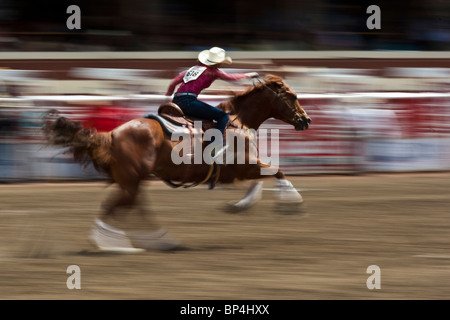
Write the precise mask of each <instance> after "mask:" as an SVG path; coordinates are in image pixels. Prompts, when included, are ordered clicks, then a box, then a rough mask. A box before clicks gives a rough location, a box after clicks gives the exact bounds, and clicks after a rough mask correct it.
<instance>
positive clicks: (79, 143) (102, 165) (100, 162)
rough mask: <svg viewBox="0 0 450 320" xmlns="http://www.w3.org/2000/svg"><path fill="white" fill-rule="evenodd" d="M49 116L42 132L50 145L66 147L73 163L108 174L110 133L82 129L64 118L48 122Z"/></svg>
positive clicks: (79, 125) (79, 124) (78, 124)
mask: <svg viewBox="0 0 450 320" xmlns="http://www.w3.org/2000/svg"><path fill="white" fill-rule="evenodd" d="M49 115H51V113H48V114H47V116H46V119H45V122H44V125H43V131H44V136H45V138H46V140H47V142H48V143H49V144H50V145H54V146H62V147H68V148H69V150H70V152H71V153H73V157H74V160H75V161H77V162H79V163H80V164H82V165H84V166H87V165H88V164H89V163H92V164H93V165H94V167H95V169H96V170H98V171H103V172H105V173H108V172H109V169H110V165H111V161H112V154H111V145H112V136H111V133H110V132H97V130H96V129H95V128H83V125H82V124H81V123H79V122H74V121H71V120H69V119H68V118H66V117H58V118H56V120H50V119H49V118H50V117H49Z"/></svg>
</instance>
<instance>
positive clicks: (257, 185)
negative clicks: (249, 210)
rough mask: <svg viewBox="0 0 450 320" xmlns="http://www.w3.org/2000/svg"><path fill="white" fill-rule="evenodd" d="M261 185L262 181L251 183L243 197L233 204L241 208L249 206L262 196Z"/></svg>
mask: <svg viewBox="0 0 450 320" xmlns="http://www.w3.org/2000/svg"><path fill="white" fill-rule="evenodd" d="M262 185H263V181H257V182H254V183H253V185H252V186H251V187H250V189H249V190H248V192H247V194H246V195H245V197H243V198H242V199H241V200H239V201H238V202H237V203H236V204H235V205H236V206H238V207H241V208H244V207H249V206H251V205H253V204H255V203H256V202H257V201H259V200H261V198H262Z"/></svg>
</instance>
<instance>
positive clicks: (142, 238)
mask: <svg viewBox="0 0 450 320" xmlns="http://www.w3.org/2000/svg"><path fill="white" fill-rule="evenodd" d="M128 235H129V236H130V240H131V242H132V243H133V245H134V246H135V247H137V248H142V249H144V250H157V251H171V250H176V249H177V248H179V247H180V242H179V241H177V240H174V239H173V238H172V237H171V236H170V235H169V234H168V233H167V231H166V230H164V229H159V230H157V231H154V232H148V231H131V232H128Z"/></svg>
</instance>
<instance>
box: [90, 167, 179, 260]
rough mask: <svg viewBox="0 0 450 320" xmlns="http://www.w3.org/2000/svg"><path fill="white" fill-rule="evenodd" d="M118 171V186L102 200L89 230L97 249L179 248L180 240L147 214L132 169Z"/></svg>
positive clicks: (138, 182)
mask: <svg viewBox="0 0 450 320" xmlns="http://www.w3.org/2000/svg"><path fill="white" fill-rule="evenodd" d="M120 172H121V173H120V174H116V176H115V180H116V182H117V184H118V187H119V188H118V190H115V192H113V193H111V194H110V196H109V197H108V198H107V200H106V201H105V202H104V203H103V213H102V215H101V217H100V218H99V219H96V221H95V222H94V226H93V228H92V230H91V234H90V240H91V242H92V243H94V245H95V246H96V247H97V248H99V249H100V250H103V251H115V252H140V251H143V250H159V251H167V250H174V249H176V248H178V247H179V245H180V244H179V242H178V241H176V240H174V239H173V238H172V237H171V236H170V235H169V234H168V233H167V231H166V230H165V229H164V228H161V227H160V226H158V225H157V224H156V223H155V222H154V221H153V219H152V217H151V215H150V214H147V210H146V209H145V204H144V203H143V197H142V196H141V195H140V192H139V190H140V184H141V179H139V178H138V176H137V175H133V174H130V172H132V171H131V170H128V171H126V170H121V171H120ZM119 210H121V211H119ZM123 210H126V211H127V212H126V214H124V212H123Z"/></svg>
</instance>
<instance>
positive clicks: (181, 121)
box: [158, 102, 215, 132]
mask: <svg viewBox="0 0 450 320" xmlns="http://www.w3.org/2000/svg"><path fill="white" fill-rule="evenodd" d="M158 115H159V116H161V117H163V118H164V119H166V120H168V121H170V122H172V123H173V124H175V125H178V126H180V127H185V128H194V121H201V122H202V130H203V132H205V131H206V130H208V129H211V128H214V126H215V122H214V121H213V120H205V119H201V118H194V117H189V118H188V117H186V116H185V115H184V112H183V110H181V108H180V107H179V106H178V105H176V104H175V103H173V102H168V103H164V104H162V105H161V106H160V107H159V108H158Z"/></svg>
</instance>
